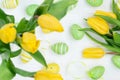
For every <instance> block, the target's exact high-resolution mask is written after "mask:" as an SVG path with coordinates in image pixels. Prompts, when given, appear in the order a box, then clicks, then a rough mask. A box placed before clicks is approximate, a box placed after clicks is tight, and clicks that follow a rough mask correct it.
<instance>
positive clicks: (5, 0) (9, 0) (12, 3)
mask: <svg viewBox="0 0 120 80" xmlns="http://www.w3.org/2000/svg"><path fill="white" fill-rule="evenodd" d="M18 4H19V0H2V6H3V7H4V8H7V9H14V8H16V7H17V6H18Z"/></svg>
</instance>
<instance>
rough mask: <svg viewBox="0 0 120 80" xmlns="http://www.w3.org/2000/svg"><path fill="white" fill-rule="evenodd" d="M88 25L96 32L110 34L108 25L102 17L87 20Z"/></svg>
mask: <svg viewBox="0 0 120 80" xmlns="http://www.w3.org/2000/svg"><path fill="white" fill-rule="evenodd" d="M87 23H88V25H89V26H90V27H91V28H92V29H94V30H95V31H96V32H98V33H100V34H102V35H105V34H108V33H109V28H110V27H109V25H108V23H107V22H106V21H105V20H104V19H102V18H100V17H90V18H88V19H87Z"/></svg>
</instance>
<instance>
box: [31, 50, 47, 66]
mask: <svg viewBox="0 0 120 80" xmlns="http://www.w3.org/2000/svg"><path fill="white" fill-rule="evenodd" d="M29 54H30V55H31V56H32V57H33V58H34V59H35V60H37V61H38V62H39V63H41V64H42V65H44V66H45V67H47V63H46V61H45V58H44V57H43V55H42V54H41V52H39V51H37V52H35V53H34V54H32V53H29Z"/></svg>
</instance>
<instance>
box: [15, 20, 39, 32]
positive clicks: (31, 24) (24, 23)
mask: <svg viewBox="0 0 120 80" xmlns="http://www.w3.org/2000/svg"><path fill="white" fill-rule="evenodd" d="M36 26H37V20H36V19H35V18H31V19H30V20H29V21H28V20H26V19H25V18H23V19H22V20H21V21H20V23H19V24H18V26H17V28H16V29H17V32H18V33H24V32H29V31H32V30H34V29H35V27H36Z"/></svg>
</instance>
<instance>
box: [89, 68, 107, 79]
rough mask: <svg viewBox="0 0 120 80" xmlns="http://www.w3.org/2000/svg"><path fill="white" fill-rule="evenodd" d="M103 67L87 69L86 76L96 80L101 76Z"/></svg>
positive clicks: (103, 70)
mask: <svg viewBox="0 0 120 80" xmlns="http://www.w3.org/2000/svg"><path fill="white" fill-rule="evenodd" d="M104 72H105V68H104V67H103V66H95V67H93V68H92V69H90V70H89V71H88V76H89V77H90V78H92V79H94V80H98V79H99V78H101V77H102V76H103V74H104Z"/></svg>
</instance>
